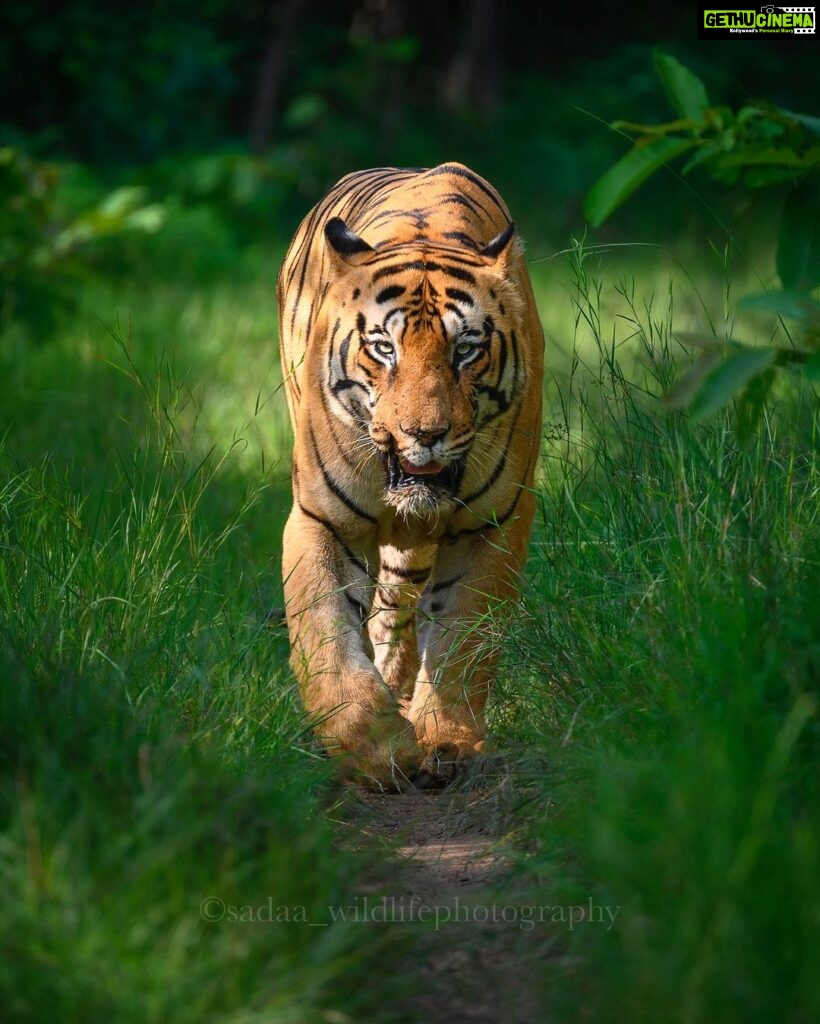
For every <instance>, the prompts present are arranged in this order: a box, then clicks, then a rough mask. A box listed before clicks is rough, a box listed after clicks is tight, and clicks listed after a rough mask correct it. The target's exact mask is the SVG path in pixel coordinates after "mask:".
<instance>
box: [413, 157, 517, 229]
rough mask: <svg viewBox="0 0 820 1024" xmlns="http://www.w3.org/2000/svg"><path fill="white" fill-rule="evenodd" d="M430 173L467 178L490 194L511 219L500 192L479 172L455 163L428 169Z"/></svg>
mask: <svg viewBox="0 0 820 1024" xmlns="http://www.w3.org/2000/svg"><path fill="white" fill-rule="evenodd" d="M428 174H430V175H431V176H434V175H438V174H452V175H454V177H456V178H464V179H466V180H467V181H469V182H470V183H471V184H473V185H475V187H476V188H477V189H480V190H481V191H482V192H483V193H484V195H486V196H489V198H490V199H492V201H493V202H494V203H495V205H496V206H497V207H498V209H499V210H501V212H502V213H503V214H504V216H505V217H506V218H507V220H509V213H508V212H507V210H506V209H505V208H504V204H503V203H502V202H501V200H500V199H499V197H498V193H497V192H496V191H495V189H493V188H490V186H489V185H487V184H486V183H485V182H484V181H482V180H481V178H479V176H478V175H477V174H473V172H472V171H468V170H467V169H466V168H465V167H455V166H454V165H453V164H442V165H441V167H435V168H434V169H433V170H432V171H428Z"/></svg>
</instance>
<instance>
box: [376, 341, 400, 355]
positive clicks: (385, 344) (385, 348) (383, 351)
mask: <svg viewBox="0 0 820 1024" xmlns="http://www.w3.org/2000/svg"><path fill="white" fill-rule="evenodd" d="M373 348H374V349H375V350H376V351H377V352H378V353H379V355H380V356H392V355H393V353H394V351H395V349H394V348H393V342H392V341H374V342H373Z"/></svg>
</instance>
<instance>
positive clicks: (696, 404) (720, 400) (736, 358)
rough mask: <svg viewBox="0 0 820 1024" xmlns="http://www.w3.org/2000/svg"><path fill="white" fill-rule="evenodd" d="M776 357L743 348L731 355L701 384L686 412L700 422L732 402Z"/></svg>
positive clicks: (768, 351)
mask: <svg viewBox="0 0 820 1024" xmlns="http://www.w3.org/2000/svg"><path fill="white" fill-rule="evenodd" d="M776 358H777V353H776V352H775V350H774V349H770V348H742V349H739V350H737V351H735V352H733V353H732V354H731V355H730V356H729V358H728V359H725V360H724V361H723V362H722V363H720V365H718V366H717V367H716V368H715V369H714V370H713V371H712V372H711V373H710V374H709V375H708V376H707V377H706V378H705V379H704V381H703V384H702V385H701V387H700V388H699V389H698V391H697V393H696V394H695V395H694V397H693V398H692V401H691V404H690V406H689V411H690V413H691V414H692V418H693V419H695V420H703V419H705V418H706V417H707V416H710V415H711V414H712V413H714V412H717V411H718V409H720V408H722V407H723V406H724V405H726V403H727V402H729V401H731V399H732V398H734V397H735V396H736V395H737V393H738V392H739V391H740V390H741V389H742V388H743V387H744V386H745V385H746V384H748V383H749V381H751V380H752V379H753V378H754V377H756V376H757V375H758V374H761V373H763V372H764V371H765V370H768V369H769V367H770V366H772V364H773V363H774V361H775V359H776Z"/></svg>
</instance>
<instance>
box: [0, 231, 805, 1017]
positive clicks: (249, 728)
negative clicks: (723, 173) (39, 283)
mask: <svg viewBox="0 0 820 1024" xmlns="http://www.w3.org/2000/svg"><path fill="white" fill-rule="evenodd" d="M681 264H683V265H681ZM591 266H592V262H591V258H589V257H588V258H586V259H579V258H578V254H577V253H576V258H575V261H574V263H573V262H572V261H570V262H569V263H567V261H565V260H564V259H563V258H560V257H558V258H555V259H550V260H548V261H545V262H534V263H533V265H532V269H533V274H534V277H535V287H536V292H537V295H538V299H539V305H540V309H541V311H542V315H543V318H544V321H545V324H546V328H547V336H548V380H547V384H546V397H547V414H546V420H547V423H546V428H545V435H546V441H545V457H544V460H543V466H542V470H541V474H540V478H539V488H540V515H539V518H538V522H537V524H536V530H535V536H534V541H533V547H532V553H531V557H530V561H529V565H528V572H527V582H526V588H525V590H526V592H525V599H524V608H525V612H526V614H525V615H523V616H521V617H519V618H517V620H516V622H517V623H518V625H517V626H516V627H514V628H513V629H512V631H511V633H510V636H509V640H510V643H509V645H508V647H509V650H508V654H507V661H506V664H507V668H506V670H505V674H504V676H503V677H502V679H501V680H500V681H499V686H498V693H497V696H496V700H495V708H494V712H493V715H494V719H493V721H494V730H495V735H496V739H497V741H498V742H499V744H501V745H502V746H504V747H506V748H507V749H510V750H512V751H513V755H512V763H513V765H514V775H513V777H514V779H515V782H514V785H515V787H516V791H517V794H518V796H517V798H516V801H514V802H517V803H518V804H519V805H520V808H521V809H520V820H519V822H518V832H519V834H520V836H521V843H520V846H521V863H522V869H523V870H524V872H525V875H526V878H527V880H528V884H529V885H530V886H531V887H532V889H533V902H536V903H541V904H551V905H555V904H559V903H563V904H568V903H576V904H579V903H583V902H584V901H585V900H586V898H587V897H590V896H591V897H593V898H594V900H595V901H596V903H598V904H601V905H607V906H611V907H613V908H615V907H620V910H619V911H618V916H617V919H616V922H615V924H614V925H613V927H612V928H611V929H610V930H608V931H607V930H606V929H605V928H604V927H601V926H598V925H594V924H592V923H589V924H586V925H583V926H581V927H578V928H576V929H575V930H573V932H571V933H567V934H564V933H559V934H558V936H557V939H556V945H557V948H558V949H560V950H561V951H562V952H563V953H565V954H566V955H564V956H561V957H557V958H556V959H555V960H554V961H549V962H548V963H546V964H545V965H544V966H543V975H544V977H543V981H544V992H545V997H544V1005H545V1007H549V1013H550V1014H551V1015H552V1018H554V1019H556V1020H560V1021H567V1022H570V1021H577V1020H589V1021H594V1022H597V1021H601V1020H629V1021H647V1022H653V1024H654V1022H657V1021H666V1020H681V1021H692V1022H702V1021H713V1020H714V1021H718V1020H719V1021H727V1020H728V1021H731V1020H737V1021H754V1020H760V1021H772V1020H787V1021H795V1022H798V1021H800V1022H802V1021H808V1020H812V1019H816V1017H817V1015H818V1010H820V1007H818V1005H817V1004H818V996H817V994H816V986H815V985H814V978H816V976H817V974H818V971H820V964H818V963H817V959H816V957H817V953H816V950H817V949H820V942H818V935H817V929H818V906H820V901H818V896H819V895H820V893H819V892H818V889H820V882H818V881H817V871H816V864H817V862H818V855H819V854H820V849H819V847H820V828H819V827H818V824H819V823H818V812H817V808H816V792H815V790H816V782H817V778H816V764H817V755H818V749H817V747H818V727H817V709H816V694H817V689H818V676H819V675H820V626H819V623H820V609H818V604H819V603H820V602H818V596H817V595H818V594H820V565H819V564H818V563H819V562H820V556H818V552H820V522H819V521H818V514H817V509H818V496H819V489H820V477H818V470H817V466H816V450H817V433H816V429H817V422H816V418H817V402H816V395H814V394H813V393H811V392H810V391H809V390H805V391H803V392H800V391H799V390H798V389H797V388H796V387H794V386H793V385H792V383H790V382H789V381H785V382H784V383H783V384H782V386H781V388H780V390H779V392H778V397H777V401H776V403H774V404H773V405H772V407H771V408H770V410H769V413H768V415H767V417H766V419H765V421H764V423H763V425H762V427H761V429H760V430H759V432H758V433H757V434H756V435H755V436H754V438H753V439H752V440H751V442H750V443H748V444H746V445H741V444H740V443H739V442H738V439H737V436H736V433H735V430H734V422H733V418H732V414H731V413H729V414H726V415H724V416H721V417H717V418H715V419H714V420H713V421H710V422H709V423H708V424H706V425H704V426H700V427H696V426H693V425H692V424H691V423H689V422H688V420H687V417H686V415H684V414H680V413H668V412H666V411H665V410H664V409H663V407H662V406H660V405H659V403H658V402H657V398H656V396H657V395H658V394H659V393H660V392H661V391H662V390H663V389H664V388H665V387H666V386H668V384H669V383H670V382H671V380H672V379H673V378H674V376H675V374H676V373H677V372H678V369H679V367H680V365H681V364H682V359H681V356H682V351H681V350H680V349H679V348H678V347H676V346H675V345H674V343H673V341H672V338H671V327H672V325H674V328H675V330H676V331H682V330H691V329H695V330H701V331H702V330H704V329H708V327H709V320H710V318H711V319H712V320H713V321H714V322H715V324H716V326H717V328H718V330H723V328H724V326H725V325H729V327H730V329H731V331H732V332H734V327H733V325H732V316H731V306H732V302H733V289H734V292H735V293H738V292H741V293H742V292H743V291H746V290H750V289H749V288H748V287H747V281H746V278H747V277H751V275H744V273H739V272H738V271H736V270H734V269H732V270H731V271H727V270H726V267H725V263H724V259H723V254H722V253H715V254H712V255H709V256H708V257H706V258H702V259H700V260H698V259H694V258H693V259H691V260H689V259H688V258H687V260H682V261H680V262H676V261H675V260H673V259H672V258H671V257H669V256H668V255H666V254H665V253H662V252H660V251H658V250H654V249H653V250H651V251H646V252H643V251H640V250H636V249H629V248H626V249H621V248H614V249H611V250H609V251H607V252H605V253H604V254H602V256H601V266H602V269H601V272H600V273H597V272H596V273H593V272H592V271H591V270H590V267H591ZM630 268H631V269H630ZM693 268H694V270H693ZM275 269H276V256H275V253H273V252H271V253H268V254H266V255H265V254H263V256H262V258H261V259H260V258H259V254H257V256H254V257H252V258H250V259H248V260H246V261H245V262H244V263H242V264H241V265H238V266H236V267H234V268H233V269H232V270H231V272H230V275H229V274H228V269H227V268H222V270H221V272H220V273H219V274H214V275H212V276H203V278H202V280H200V277H199V273H198V270H197V267H194V268H193V269H192V268H185V267H182V268H180V270H179V273H178V274H175V273H174V267H173V266H172V265H167V261H166V263H165V264H163V263H162V261H161V260H160V262H159V264H158V269H157V270H156V273H152V271H151V268H150V267H148V268H144V272H143V273H142V274H141V275H140V276H139V277H134V278H133V279H129V278H128V277H125V276H122V275H120V276H119V277H118V278H116V279H115V278H107V277H104V276H103V277H101V278H100V279H98V280H95V281H90V282H89V283H88V284H87V285H86V286H85V288H84V290H83V291H82V293H81V295H80V299H81V301H80V302H79V305H78V307H77V308H76V309H75V311H74V312H72V313H67V314H61V315H60V317H59V318H58V322H57V323H56V326H55V329H54V332H53V334H52V335H51V336H49V337H48V338H45V339H43V340H42V341H41V342H40V343H35V342H34V341H33V340H32V339H31V338H30V337H29V336H28V335H27V334H26V332H25V331H24V330H23V328H22V327H21V326H20V325H16V324H11V325H8V326H7V328H6V330H5V331H4V333H3V336H2V345H0V410H2V421H0V434H2V435H3V437H4V441H3V451H2V454H0V676H1V677H2V687H0V764H2V768H3V772H2V776H1V777H0V778H1V780H2V781H0V873H1V874H2V883H3V888H4V898H5V899H4V903H5V907H6V910H5V912H4V915H3V917H2V920H0V947H2V949H3V957H2V958H0V999H2V1005H3V1007H4V1019H8V1020H10V1021H19V1022H32V1024H33V1022H40V1021H45V1020H65V1021H74V1020H76V1021H83V1022H93V1021H97V1020H100V1021H103V1020H104V1021H108V1020H116V1021H120V1020H123V1021H129V1020H132V1019H133V1020H134V1021H158V1022H159V1021H163V1022H164V1021H172V1022H174V1024H176V1022H185V1021H189V1020H190V1021H197V1022H199V1021H222V1020H225V1021H227V1020H231V1021H242V1022H245V1021H247V1022H251V1021H256V1020H259V1021H263V1020H264V1021H270V1020H277V1021H278V1020H283V1021H294V1022H296V1021H312V1020H317V1021H321V1020H324V1021H330V1022H331V1024H332V1022H333V1021H340V1020H344V1019H353V1020H359V1019H361V1020H372V1021H382V1020H389V1019H391V1015H392V1011H391V1010H390V1007H391V1005H393V1006H396V1005H398V1004H400V1002H401V999H400V996H399V994H397V990H396V986H397V984H398V982H397V979H395V978H394V977H392V976H391V975H390V973H389V972H385V971H384V969H383V966H384V963H385V962H390V958H391V955H392V954H391V952H390V949H387V950H386V949H385V944H387V945H391V944H392V943H393V942H394V941H395V940H396V938H397V935H395V934H388V933H384V932H381V931H376V930H369V929H364V930H363V929H361V927H359V928H356V926H355V925H353V926H350V927H349V928H348V927H345V926H344V925H341V924H338V925H333V926H332V927H330V928H327V929H324V928H316V929H311V928H309V927H307V926H306V925H305V924H300V923H299V922H298V921H294V922H293V923H290V924H287V923H285V922H280V923H279V925H271V924H269V923H266V922H256V923H251V922H238V921H236V922H231V921H228V920H224V921H222V922H219V923H214V922H208V921H205V920H203V919H202V917H201V915H200V904H201V902H202V900H203V899H205V898H207V897H211V896H216V897H219V898H220V899H222V900H223V901H224V902H225V904H227V905H230V906H234V907H243V906H252V907H255V908H257V910H258V908H259V906H260V905H263V906H266V905H267V901H268V899H269V898H270V900H271V905H272V906H273V907H274V908H277V907H290V908H299V907H304V908H305V910H304V914H305V916H307V917H308V918H311V919H314V920H317V921H321V920H326V918H327V912H326V909H325V908H326V907H327V906H329V905H333V904H341V903H345V902H349V900H350V898H351V896H352V895H354V894H355V893H356V892H357V891H360V887H361V878H362V872H363V870H364V866H363V864H362V861H361V858H360V857H358V856H355V855H354V854H353V853H351V852H343V851H340V850H339V848H338V847H337V846H336V845H335V844H334V836H333V831H332V825H331V822H330V819H331V818H332V817H333V815H332V813H328V809H329V804H331V803H332V801H333V800H334V798H335V797H334V792H335V791H334V789H333V787H332V785H331V784H330V783H329V781H328V772H327V766H326V764H325V763H324V762H323V761H322V760H320V759H317V758H316V757H315V756H313V754H312V753H311V749H310V745H309V744H308V743H306V742H305V737H304V721H303V718H302V714H301V711H300V709H299V706H298V701H297V700H296V698H295V695H294V692H293V685H292V681H291V679H290V676H289V674H288V672H287V669H286V659H287V645H286V641H285V638H284V637H283V636H282V635H281V634H279V633H277V632H276V631H275V630H272V629H270V628H268V627H267V625H266V621H265V616H266V613H267V611H268V609H269V608H270V607H271V606H274V605H276V604H278V603H280V601H281V590H280V582H279V577H280V562H281V556H280V538H281V529H282V525H283V523H284V518H285V516H286V515H287V511H288V508H289V503H290V487H289V480H288V466H289V446H290V441H289V428H288V426H287V418H286V413H285V407H284V401H283V399H282V396H281V392H280V390H279V382H280V378H279V371H278V368H277V360H278V357H277V351H276V341H275V307H274V299H273V280H274V277H275ZM739 281H742V284H739V283H738V282H739ZM741 328H742V329H741V330H740V331H739V333H740V335H741V336H744V337H747V338H751V337H752V336H753V335H752V334H750V333H749V332H753V331H755V330H757V329H758V328H757V326H756V325H755V324H753V323H746V324H743V325H741ZM744 332H745V333H744ZM760 338H761V340H768V336H765V335H762V334H761V335H760ZM294 913H296V911H294ZM393 931H394V932H395V929H394V930H393ZM443 941H446V936H444V937H443ZM345 1014H346V1015H347V1018H346V1017H345V1016H344V1015H345ZM545 1014H546V1010H545ZM340 1015H341V1016H340Z"/></svg>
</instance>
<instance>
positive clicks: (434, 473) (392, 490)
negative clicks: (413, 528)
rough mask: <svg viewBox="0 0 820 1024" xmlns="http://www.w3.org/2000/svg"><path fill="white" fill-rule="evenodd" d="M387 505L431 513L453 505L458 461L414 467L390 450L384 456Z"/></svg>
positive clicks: (458, 474)
mask: <svg viewBox="0 0 820 1024" xmlns="http://www.w3.org/2000/svg"><path fill="white" fill-rule="evenodd" d="M384 464H385V473H386V478H387V479H386V482H387V500H388V504H390V505H393V506H395V507H396V508H397V509H399V510H402V511H407V512H409V511H415V512H421V511H423V510H425V509H427V510H428V511H429V510H432V509H434V508H436V507H439V508H440V506H441V505H442V503H448V502H452V501H453V500H454V498H455V492H456V490H457V488H458V482H459V478H460V476H461V466H460V464H459V462H458V461H455V462H451V463H450V464H449V465H447V466H445V465H443V464H442V463H440V462H428V463H427V464H426V465H425V466H414V465H412V464H411V463H408V462H406V461H405V460H404V459H402V458H400V456H399V455H398V453H397V452H395V451H392V450H391V451H389V452H387V453H386V455H385V457H384Z"/></svg>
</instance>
